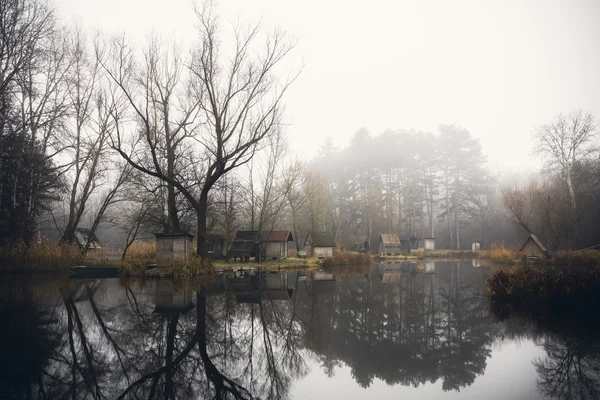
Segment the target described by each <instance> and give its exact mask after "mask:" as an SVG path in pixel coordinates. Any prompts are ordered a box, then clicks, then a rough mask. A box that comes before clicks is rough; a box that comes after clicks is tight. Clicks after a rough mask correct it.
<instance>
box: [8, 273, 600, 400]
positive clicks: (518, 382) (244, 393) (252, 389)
mask: <svg viewBox="0 0 600 400" xmlns="http://www.w3.org/2000/svg"><path fill="white" fill-rule="evenodd" d="M490 272H491V268H490V267H482V266H476V265H475V263H472V262H471V261H465V262H447V261H446V262H440V261H438V262H435V263H427V264H425V263H423V264H416V263H413V264H411V263H404V264H385V265H384V264H380V265H374V266H372V267H371V268H370V269H367V270H366V271H363V272H361V273H342V274H339V273H338V274H331V273H326V272H318V271H313V272H310V271H294V272H281V273H268V274H266V273H265V274H252V275H250V274H239V273H238V274H235V273H231V272H230V273H228V274H225V275H218V276H217V277H216V279H215V281H214V282H212V283H211V284H210V285H208V287H206V285H205V286H202V285H200V284H197V283H192V282H176V283H173V282H170V281H149V282H139V281H122V280H119V279H103V280H100V279H98V280H73V279H71V280H69V279H68V278H66V277H56V276H54V277H49V276H44V275H21V276H5V277H4V279H3V280H2V281H1V282H0V312H1V313H0V315H1V316H0V319H1V321H0V326H1V332H2V334H1V335H0V343H2V344H1V346H2V357H1V358H2V362H1V363H0V372H1V378H0V398H49V399H50V398H52V399H54V398H65V399H66V398H77V399H80V398H98V399H99V398H107V399H114V398H119V397H121V398H178V399H179V398H248V399H249V398H261V399H285V398H292V399H318V398H326V399H331V398H339V399H349V398H350V399H359V398H368V399H375V398H384V399H385V398H390V399H391V398H394V399H396V398H400V397H404V398H411V399H413V398H428V399H429V398H469V399H482V398H483V399H486V400H488V399H506V398H519V399H541V398H596V397H597V396H598V385H599V383H600V378H599V373H600V351H599V349H598V347H599V344H600V340H596V338H598V336H597V335H596V333H597V332H591V333H590V332H588V333H590V334H589V335H587V334H586V335H583V336H585V337H582V335H580V334H579V333H578V332H579V331H578V330H577V329H573V331H572V332H571V331H570V329H569V328H568V327H569V326H570V325H568V324H567V325H565V326H567V329H566V330H562V331H560V332H559V333H557V332H556V330H554V331H545V330H544V329H543V328H542V329H540V324H539V323H536V321H528V320H527V318H513V319H508V320H504V321H502V322H500V321H497V319H496V318H493V317H492V316H490V315H489V313H488V311H487V307H486V304H487V303H486V299H485V296H484V279H485V278H486V276H487V275H488V274H489V273H490ZM549 313H551V312H550V311H549ZM538 322H539V321H538ZM576 323H577V321H575V322H573V321H571V322H570V324H576Z"/></svg>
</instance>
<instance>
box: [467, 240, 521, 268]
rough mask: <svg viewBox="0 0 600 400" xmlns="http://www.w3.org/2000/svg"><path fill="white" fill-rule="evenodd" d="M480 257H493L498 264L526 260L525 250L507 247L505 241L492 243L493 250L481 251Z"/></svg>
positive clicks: (517, 262)
mask: <svg viewBox="0 0 600 400" xmlns="http://www.w3.org/2000/svg"><path fill="white" fill-rule="evenodd" d="M479 257H480V258H484V259H491V260H492V261H493V262H494V263H496V264H507V265H512V264H519V263H523V262H525V260H526V257H525V254H524V253H523V252H520V251H515V250H512V249H509V248H506V247H504V244H503V243H494V244H492V248H491V250H484V251H480V252H479Z"/></svg>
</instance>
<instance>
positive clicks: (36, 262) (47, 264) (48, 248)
mask: <svg viewBox="0 0 600 400" xmlns="http://www.w3.org/2000/svg"><path fill="white" fill-rule="evenodd" d="M83 261H84V257H83V255H82V254H81V251H80V249H79V247H78V246H77V245H68V244H66V243H56V242H52V241H49V240H42V241H41V242H39V243H38V242H33V243H31V244H30V245H29V246H26V245H25V243H22V242H18V243H10V244H6V245H4V246H1V247H0V270H1V271H5V272H25V271H59V270H66V269H68V268H70V267H72V266H74V265H78V264H82V263H83Z"/></svg>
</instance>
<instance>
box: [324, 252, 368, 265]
mask: <svg viewBox="0 0 600 400" xmlns="http://www.w3.org/2000/svg"><path fill="white" fill-rule="evenodd" d="M372 262H373V260H372V259H371V256H370V255H369V254H364V253H347V252H343V251H339V252H337V253H336V254H335V255H334V256H333V257H327V258H326V259H325V260H323V267H326V268H327V267H335V266H342V265H370V264H371V263H372Z"/></svg>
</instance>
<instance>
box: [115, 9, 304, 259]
mask: <svg viewBox="0 0 600 400" xmlns="http://www.w3.org/2000/svg"><path fill="white" fill-rule="evenodd" d="M195 12H196V15H197V17H198V22H199V33H200V43H199V46H198V48H197V49H196V50H195V51H194V53H193V59H192V60H191V65H190V71H191V72H192V75H193V77H194V80H193V81H192V83H191V85H189V87H190V88H191V89H190V90H191V91H192V90H193V92H192V93H190V96H192V97H191V98H192V99H193V100H190V102H191V103H192V104H187V107H185V110H186V111H184V112H182V115H183V116H184V118H182V119H181V120H180V122H178V123H176V124H175V128H174V131H177V132H179V131H181V132H182V135H181V138H180V140H181V142H180V143H181V145H182V146H184V144H183V143H185V145H187V146H188V148H193V149H194V151H190V152H189V153H186V159H187V160H188V162H189V166H185V167H184V168H182V171H183V172H185V173H186V175H185V176H183V175H177V176H172V175H170V174H169V170H168V168H164V167H163V166H162V165H161V159H162V157H161V155H160V154H159V152H158V150H159V149H158V146H157V142H156V139H155V138H156V137H158V136H159V132H156V134H155V132H154V130H153V125H151V123H150V122H151V120H150V115H149V113H148V108H147V107H146V108H143V107H141V106H140V105H139V103H138V102H137V100H136V99H135V95H134V93H133V92H132V91H131V90H130V89H129V87H128V86H129V85H128V81H129V80H130V78H131V76H130V72H129V71H131V68H132V67H133V62H132V58H131V50H130V49H128V48H127V47H126V46H124V45H120V46H117V47H116V48H115V54H114V57H113V60H114V61H115V64H116V65H115V67H116V68H110V67H107V68H106V69H107V71H108V74H109V76H110V77H111V78H112V79H113V80H114V81H115V82H116V83H117V84H118V85H119V86H120V87H121V89H122V90H123V91H124V92H125V93H126V94H127V97H128V98H129V99H130V105H131V107H132V108H133V109H134V112H135V114H136V115H137V117H138V118H139V120H140V121H142V125H143V126H144V135H143V139H144V140H145V142H146V144H147V146H148V148H149V150H150V152H149V155H148V157H146V155H147V154H146V153H144V154H140V153H139V152H137V153H133V154H132V155H130V154H129V153H128V152H127V151H126V150H125V149H124V148H123V133H122V132H119V131H118V132H117V134H116V135H113V137H112V147H113V148H114V149H116V150H117V151H118V152H119V153H120V154H121V155H122V156H123V157H124V158H125V159H126V160H127V162H129V163H130V164H131V165H132V166H133V167H134V168H136V169H138V170H140V171H142V172H144V173H146V174H148V175H150V176H154V177H156V178H159V179H161V180H162V181H164V182H166V183H168V184H171V185H173V187H175V188H176V189H177V190H178V191H179V192H180V193H181V194H182V195H183V196H184V197H185V198H186V199H187V201H188V202H189V203H190V205H191V207H192V208H193V210H194V211H195V213H196V217H197V254H198V255H199V256H202V257H206V256H207V255H208V254H207V250H206V243H205V239H206V221H207V218H206V217H207V207H208V201H209V193H210V191H211V189H212V188H213V186H214V185H215V184H216V183H217V182H218V181H219V179H220V178H221V177H223V176H224V175H225V174H227V173H228V172H229V171H231V170H233V169H235V168H237V167H239V166H241V165H244V164H246V163H248V162H249V161H250V160H251V159H252V157H253V156H254V154H255V152H256V151H257V150H258V149H260V148H261V146H263V145H264V143H263V142H264V139H266V138H268V137H269V136H271V135H272V134H273V133H274V132H275V131H276V128H278V126H279V124H280V119H281V112H282V98H283V95H284V93H285V92H286V89H287V88H288V87H289V85H290V83H291V82H292V81H293V79H290V80H288V81H286V82H284V83H283V84H279V82H278V80H277V79H276V76H275V71H274V68H275V66H277V65H278V64H279V63H280V61H281V60H282V59H283V58H284V57H285V56H286V55H288V53H289V52H290V50H291V49H292V47H293V45H291V44H289V43H288V42H287V41H286V40H285V39H284V36H283V35H282V34H281V33H279V32H276V33H275V34H273V35H271V36H270V38H269V40H268V41H267V43H266V45H265V48H264V52H263V54H262V55H260V56H256V57H252V56H251V54H252V53H254V49H253V48H252V46H254V43H255V41H256V40H257V38H258V34H259V27H258V26H256V27H254V28H253V29H251V30H250V31H249V32H248V33H247V34H243V33H242V32H241V30H240V29H235V32H234V33H235V38H236V42H235V52H234V54H233V57H232V59H231V60H230V61H229V62H228V63H223V62H222V61H221V59H220V55H219V48H220V42H219V40H218V18H217V16H216V15H215V12H214V10H213V9H212V7H211V6H210V5H205V6H203V8H201V9H196V10H195ZM150 95H151V92H150V91H149V90H148V89H146V91H145V92H144V93H143V96H146V98H147V97H148V96H150ZM196 109H198V110H199V112H200V115H201V117H202V119H203V123H202V124H198V123H195V124H192V121H195V120H194V119H193V116H194V115H195V110H196ZM165 119H166V118H165ZM166 120H167V121H168V122H169V123H171V121H170V120H169V119H166ZM188 170H191V171H188Z"/></svg>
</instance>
